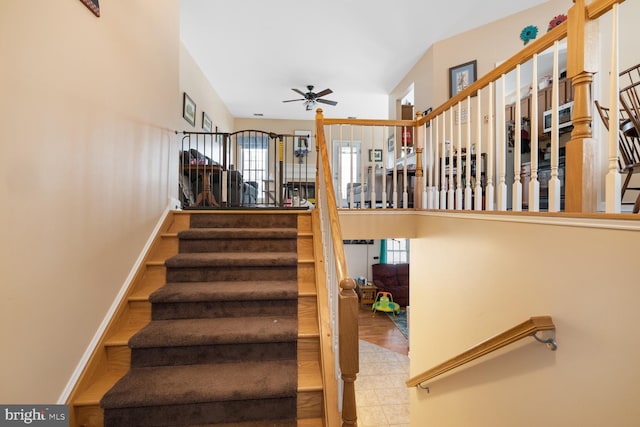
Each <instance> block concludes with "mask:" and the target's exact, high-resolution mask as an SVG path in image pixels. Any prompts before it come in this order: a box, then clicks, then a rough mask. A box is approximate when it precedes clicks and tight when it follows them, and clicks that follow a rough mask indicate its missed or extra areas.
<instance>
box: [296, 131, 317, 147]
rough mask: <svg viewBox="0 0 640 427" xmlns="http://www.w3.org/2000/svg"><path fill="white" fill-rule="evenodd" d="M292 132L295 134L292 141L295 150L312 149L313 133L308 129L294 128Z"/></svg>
mask: <svg viewBox="0 0 640 427" xmlns="http://www.w3.org/2000/svg"><path fill="white" fill-rule="evenodd" d="M293 134H294V135H295V137H294V138H293V142H294V145H295V149H296V150H307V151H311V150H312V149H313V136H312V135H313V134H312V133H311V131H310V130H296V131H294V132H293Z"/></svg>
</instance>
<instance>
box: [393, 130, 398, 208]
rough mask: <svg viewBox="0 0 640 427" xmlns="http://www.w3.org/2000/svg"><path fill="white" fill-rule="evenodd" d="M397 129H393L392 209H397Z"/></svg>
mask: <svg viewBox="0 0 640 427" xmlns="http://www.w3.org/2000/svg"><path fill="white" fill-rule="evenodd" d="M397 129H398V128H397V127H396V126H394V127H393V207H394V208H395V209H397V208H398V162H397V159H398V157H397V156H396V145H397V144H398V132H397Z"/></svg>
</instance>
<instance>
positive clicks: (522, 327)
mask: <svg viewBox="0 0 640 427" xmlns="http://www.w3.org/2000/svg"><path fill="white" fill-rule="evenodd" d="M555 328H556V327H555V325H554V324H553V320H552V319H551V316H536V317H532V318H530V319H529V320H527V321H525V322H522V323H521V324H519V325H517V326H514V327H513V328H511V329H508V330H506V331H504V332H502V333H501V334H498V335H496V336H494V337H492V338H489V339H487V340H485V341H483V342H481V343H480V344H478V345H476V346H474V347H472V348H470V349H469V350H467V351H465V352H463V353H460V354H459V355H457V356H455V357H452V358H451V359H449V360H447V361H446V362H443V363H441V364H439V365H437V366H435V367H433V368H431V369H429V370H428V371H425V372H424V373H422V374H420V375H416V376H415V377H413V378H411V379H409V380H408V381H407V382H406V384H407V387H415V386H418V385H419V384H422V383H423V382H425V381H427V380H430V379H433V378H435V377H437V376H439V375H442V374H444V373H445V372H448V371H451V370H452V369H455V368H457V367H459V366H462V365H464V364H466V363H469V362H471V361H472V360H475V359H477V358H479V357H481V356H484V355H486V354H489V353H491V352H493V351H496V350H498V349H501V348H502V347H505V346H507V345H509V344H512V343H514V342H516V341H519V340H521V339H522V338H525V337H528V336H531V335H534V336H535V334H536V333H538V332H540V331H551V330H555ZM536 339H537V338H536ZM554 345H555V341H554Z"/></svg>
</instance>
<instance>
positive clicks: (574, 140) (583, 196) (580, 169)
mask: <svg viewBox="0 0 640 427" xmlns="http://www.w3.org/2000/svg"><path fill="white" fill-rule="evenodd" d="M584 1H585V0H574V5H573V6H572V7H571V9H569V16H568V28H567V77H569V78H571V83H572V85H573V92H574V99H573V118H572V120H573V131H572V132H571V141H569V142H568V143H567V146H566V150H565V168H566V170H565V211H566V212H585V213H586V212H595V211H596V197H597V191H596V190H597V189H596V179H595V178H596V141H595V140H594V139H593V136H592V133H591V120H592V108H591V83H592V82H593V74H594V72H595V64H594V62H595V61H593V60H592V57H593V56H594V54H595V53H596V49H595V48H594V46H591V45H589V43H587V40H593V38H591V37H586V36H585V34H586V33H587V31H588V29H587V25H588V22H587V14H586V9H585V4H584Z"/></svg>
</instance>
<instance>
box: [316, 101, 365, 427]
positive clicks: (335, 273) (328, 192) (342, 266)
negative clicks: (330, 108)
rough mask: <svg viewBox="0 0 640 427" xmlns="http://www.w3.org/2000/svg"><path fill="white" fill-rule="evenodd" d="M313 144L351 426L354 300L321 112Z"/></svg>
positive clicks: (345, 412)
mask: <svg viewBox="0 0 640 427" xmlns="http://www.w3.org/2000/svg"><path fill="white" fill-rule="evenodd" d="M316 141H317V150H318V156H317V171H318V172H317V175H316V183H317V187H318V188H317V196H318V197H317V199H316V200H317V204H316V208H317V209H318V210H319V212H320V215H319V216H320V222H321V230H322V242H323V247H324V251H325V253H324V259H325V260H326V266H325V271H326V274H327V289H328V290H329V298H328V300H329V305H330V306H331V307H330V312H331V329H332V330H333V343H332V344H333V349H334V354H335V355H336V359H337V360H336V366H337V367H338V369H336V372H337V373H338V374H337V375H338V376H339V379H341V380H342V385H343V390H342V397H341V399H340V398H339V401H340V400H341V402H342V408H341V412H342V425H343V426H355V425H356V421H357V413H356V396H355V381H356V376H357V374H358V371H359V361H358V357H359V349H358V297H357V295H356V293H355V281H354V280H353V279H352V278H351V277H349V273H348V271H347V262H346V258H345V253H344V246H343V240H342V231H341V230H340V218H339V216H338V209H337V204H336V197H335V192H334V188H333V180H332V178H331V176H332V174H331V166H330V163H329V151H328V150H327V143H326V138H325V134H324V124H323V119H322V109H318V111H317V114H316Z"/></svg>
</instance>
